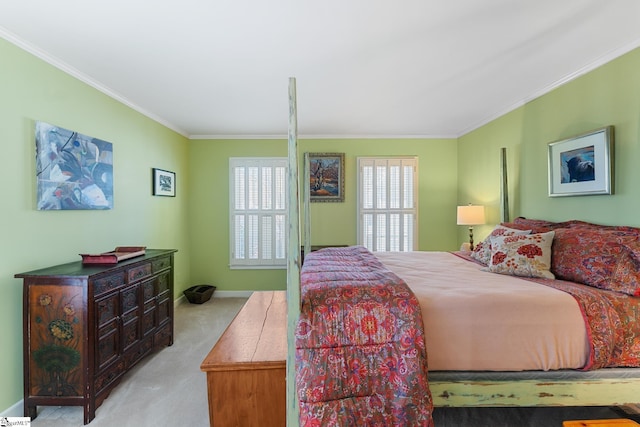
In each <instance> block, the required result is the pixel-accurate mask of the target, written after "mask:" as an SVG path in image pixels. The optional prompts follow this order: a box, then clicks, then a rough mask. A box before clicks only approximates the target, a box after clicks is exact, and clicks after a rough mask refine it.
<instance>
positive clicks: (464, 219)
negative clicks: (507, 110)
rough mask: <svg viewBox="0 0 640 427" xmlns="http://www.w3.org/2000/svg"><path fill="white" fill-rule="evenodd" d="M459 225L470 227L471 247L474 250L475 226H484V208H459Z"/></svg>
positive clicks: (472, 206)
mask: <svg viewBox="0 0 640 427" xmlns="http://www.w3.org/2000/svg"><path fill="white" fill-rule="evenodd" d="M457 222H458V225H468V226H469V247H470V250H473V226H474V225H480V224H484V222H485V219H484V206H478V205H467V206H458V221H457Z"/></svg>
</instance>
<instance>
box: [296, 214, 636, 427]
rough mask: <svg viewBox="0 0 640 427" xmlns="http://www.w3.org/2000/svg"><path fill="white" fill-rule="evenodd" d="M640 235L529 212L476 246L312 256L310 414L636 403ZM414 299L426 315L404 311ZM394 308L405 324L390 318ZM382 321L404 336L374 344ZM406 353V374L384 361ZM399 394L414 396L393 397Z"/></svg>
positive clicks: (306, 362)
mask: <svg viewBox="0 0 640 427" xmlns="http://www.w3.org/2000/svg"><path fill="white" fill-rule="evenodd" d="M639 237H640V229H637V228H632V227H612V226H601V225H596V224H589V223H585V222H582V221H567V222H562V223H554V222H549V221H540V220H530V219H525V218H517V219H516V220H514V221H513V222H511V223H503V224H500V225H498V226H496V228H495V229H494V230H493V232H492V233H491V234H490V235H489V236H488V237H487V238H486V239H485V240H484V241H483V242H481V243H480V244H479V245H478V247H476V249H475V250H474V252H472V253H463V252H457V253H446V252H410V253H378V254H372V253H370V252H369V251H367V250H366V249H364V248H362V247H349V248H331V249H324V250H321V251H318V252H313V253H311V254H309V255H307V257H306V258H305V264H304V266H303V267H302V272H301V311H300V318H299V320H298V329H297V331H296V373H297V390H298V399H299V402H300V420H301V425H315V424H314V423H318V425H344V424H349V420H353V419H356V418H357V419H358V420H360V422H362V421H363V419H364V422H365V423H368V425H375V423H376V422H377V421H379V420H382V423H383V424H384V425H429V420H428V418H429V416H430V413H431V411H432V408H433V406H560V405H562V406H599V405H606V406H615V405H626V404H633V403H637V401H638V397H637V395H638V394H637V393H638V392H637V390H639V389H640V372H639V371H640V369H637V367H639V366H640V323H639V322H638V318H640V298H639V297H638V295H640V263H639V262H638V260H640V258H638V257H639V256H640V246H639V244H638V238H639ZM514 251H515V252H514ZM536 251H538V252H536ZM487 257H489V258H487ZM530 276H536V277H530ZM388 286H400V288H398V289H400V290H399V291H397V292H404V288H403V287H402V286H407V287H408V288H409V290H410V292H411V294H410V295H409V296H407V297H406V298H403V299H400V300H399V299H398V298H396V297H393V298H387V299H383V298H382V297H380V298H379V296H381V295H385V296H386V295H389V294H393V293H394V291H390V290H389V289H388V288H387V287H388ZM367 289H369V290H367ZM371 289H373V290H371ZM372 294H373V296H372ZM414 298H415V301H414ZM371 301H374V302H375V304H373V305H372V307H373V308H370V309H369V310H368V311H367V310H364V311H363V310H362V307H363V304H364V305H366V303H367V302H371ZM415 303H417V304H418V305H419V307H420V310H419V313H418V314H417V315H414V316H412V317H409V318H406V317H402V316H401V315H398V314H397V313H396V314H393V313H394V310H399V311H402V310H403V309H404V311H412V310H406V307H413V305H412V304H415ZM381 307H385V308H384V309H383V308H381ZM384 310H387V311H384ZM383 311H384V313H382V312H383ZM389 312H390V313H392V314H389ZM367 315H369V318H370V320H368V321H366V319H365V317H366V316H367ZM358 316H360V317H358ZM356 317H357V319H358V322H355V323H354V320H353V319H354V318H356ZM389 319H391V323H392V324H393V325H396V326H397V325H403V328H395V329H394V328H393V327H380V325H383V323H384V322H385V321H387V322H389ZM376 322H377V323H376ZM371 325H374V326H376V327H379V328H378V329H379V330H382V331H383V332H384V331H387V332H388V331H389V330H393V331H394V334H390V333H387V332H384V333H378V335H380V336H375V337H374V340H375V339H376V338H379V342H373V341H372V336H373V335H375V334H373V333H370V334H369V335H367V336H364V337H363V336H362V331H363V330H365V329H366V328H369V329H371V328H372V326H371ZM407 325H409V326H407ZM418 329H419V330H418ZM407 330H410V332H407ZM314 331H315V332H316V333H315V336H314V333H313V332H314ZM358 331H360V332H358ZM359 333H360V335H358V334H359ZM367 340H368V341H367ZM408 341H411V342H410V345H407V346H404V347H402V346H400V347H402V351H396V352H395V353H393V352H392V353H388V352H385V351H381V350H380V345H381V344H382V343H384V344H389V343H391V347H393V346H395V347H396V350H397V347H398V346H399V343H400V344H406V343H407V342H408ZM423 344H424V345H423ZM372 345H374V346H378V347H375V348H376V351H375V352H373V353H374V354H373V355H372V354H371V353H372V352H371V346H372ZM405 347H406V348H405ZM394 351H395V350H394ZM423 351H424V356H422V352H423ZM407 353H410V354H417V355H418V358H417V359H418V362H417V363H413V364H409V363H405V364H404V365H403V364H402V363H396V364H394V365H393V367H394V368H398V369H396V371H394V372H396V373H398V375H399V376H400V377H403V376H406V377H407V381H403V380H402V378H401V379H397V378H394V377H393V372H390V370H389V369H385V368H384V367H385V363H388V361H389V360H393V361H402V360H406V354H407ZM320 354H321V356H320ZM423 365H424V366H423ZM381 367H383V369H381ZM363 372H364V373H363ZM354 378H355V379H357V380H356V381H354ZM367 381H371V382H373V383H374V386H369V385H366V386H363V385H362V384H368V383H367ZM376 387H377V388H376ZM372 396H373V400H372ZM381 396H382V397H381ZM384 396H387V398H386V399H385V398H384ZM393 396H396V397H395V399H397V396H402V398H403V399H405V401H401V404H402V405H404V406H402V407H401V408H395V407H393V406H392V405H387V406H386V407H385V406H384V405H385V402H386V403H388V402H391V401H393V400H394V397H393ZM420 397H421V398H420ZM358 401H360V402H358ZM372 402H373V403H372ZM376 404H378V405H380V406H381V407H380V408H378V407H377V406H376ZM418 407H419V408H422V411H421V410H417V409H416V408H418ZM363 408H366V410H364V409H363ZM372 408H373V409H372ZM378 410H379V412H380V415H379V416H380V418H379V419H376V418H375V417H374V418H371V417H372V416H374V415H372V414H376V413H377V412H376V411H378ZM327 417H332V418H327ZM363 417H365V418H363ZM366 417H369V418H366ZM385 417H386V418H385ZM425 417H426V418H425Z"/></svg>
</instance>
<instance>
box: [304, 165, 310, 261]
mask: <svg viewBox="0 0 640 427" xmlns="http://www.w3.org/2000/svg"><path fill="white" fill-rule="evenodd" d="M310 168H311V165H310V163H309V153H304V175H303V177H302V182H303V183H304V184H303V185H304V187H303V188H304V190H303V193H302V194H303V195H304V201H303V206H304V254H305V255H306V254H308V253H309V252H311V206H310V204H311V203H310V202H311V188H309V179H308V178H309V176H310V175H309V169H310Z"/></svg>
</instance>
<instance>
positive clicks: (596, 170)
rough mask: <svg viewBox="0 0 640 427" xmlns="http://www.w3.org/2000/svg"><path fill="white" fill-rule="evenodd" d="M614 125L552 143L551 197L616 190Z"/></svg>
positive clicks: (609, 192) (610, 192)
mask: <svg viewBox="0 0 640 427" xmlns="http://www.w3.org/2000/svg"><path fill="white" fill-rule="evenodd" d="M613 176H614V175H613V126H607V127H604V128H600V129H595V130H592V131H589V132H586V133H583V134H581V135H577V136H573V137H571V138H567V139H563V140H561V141H556V142H552V143H550V144H549V197H561V196H588V195H592V194H613Z"/></svg>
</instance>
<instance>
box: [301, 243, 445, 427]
mask: <svg viewBox="0 0 640 427" xmlns="http://www.w3.org/2000/svg"><path fill="white" fill-rule="evenodd" d="M296 384H297V390H298V398H299V402H300V425H301V426H347V425H348V426H354V425H358V426H398V427H399V426H403V427H404V426H428V427H429V426H433V421H432V418H431V414H432V409H433V403H432V399H431V394H430V392H429V387H428V375H427V353H426V348H425V339H424V331H423V323H422V314H421V312H420V305H419V304H418V301H417V299H416V298H415V296H414V295H413V293H412V292H411V290H410V289H409V287H408V286H407V285H406V284H405V283H404V281H402V280H401V279H400V278H399V277H398V276H396V275H395V274H393V273H392V272H391V271H389V270H388V269H386V268H385V267H384V266H383V265H382V264H381V263H380V262H379V261H378V260H377V259H376V258H375V256H374V255H373V254H371V253H370V252H369V251H368V250H366V249H365V248H363V247H349V248H330V249H323V250H320V251H317V252H313V253H310V254H308V255H307V256H306V258H305V263H304V266H303V268H302V273H301V313H300V319H299V321H298V325H297V328H296Z"/></svg>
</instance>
